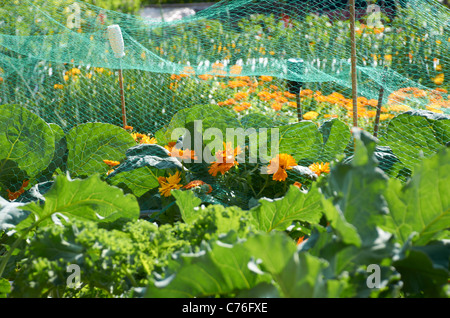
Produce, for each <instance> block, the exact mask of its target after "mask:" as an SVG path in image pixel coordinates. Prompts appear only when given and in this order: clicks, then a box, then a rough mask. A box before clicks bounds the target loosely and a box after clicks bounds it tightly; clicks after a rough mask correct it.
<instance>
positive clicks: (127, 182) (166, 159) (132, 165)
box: [107, 145, 183, 197]
mask: <svg viewBox="0 0 450 318" xmlns="http://www.w3.org/2000/svg"><path fill="white" fill-rule="evenodd" d="M126 156H127V158H126V160H125V161H123V162H122V163H121V164H120V165H119V166H117V168H116V169H115V170H114V171H113V172H112V173H111V174H110V175H109V176H108V177H107V180H108V182H109V183H110V184H113V185H116V186H118V187H120V188H122V189H125V190H127V191H128V192H132V193H133V194H134V195H136V196H138V197H140V196H141V195H143V194H144V193H145V192H147V191H149V190H151V189H154V188H156V187H158V186H159V182H158V177H160V176H164V175H165V174H166V170H169V171H173V170H182V169H183V166H182V164H181V162H180V161H178V159H177V158H175V157H170V156H169V154H168V151H167V150H166V149H164V148H163V147H161V146H159V145H138V146H135V147H132V148H130V149H128V150H127V152H126Z"/></svg>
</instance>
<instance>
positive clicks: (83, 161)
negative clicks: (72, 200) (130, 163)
mask: <svg viewBox="0 0 450 318" xmlns="http://www.w3.org/2000/svg"><path fill="white" fill-rule="evenodd" d="M135 145H136V142H135V141H134V139H133V137H131V135H130V134H129V133H128V132H127V131H125V130H124V129H122V128H120V127H117V126H114V125H111V124H104V123H86V124H81V125H78V126H76V127H74V128H72V129H71V130H70V131H69V132H68V134H67V148H68V150H69V154H68V158H67V169H68V171H69V172H70V174H71V175H72V176H86V175H90V174H93V173H102V172H103V173H106V172H107V171H108V166H107V165H106V164H105V163H104V162H103V160H113V161H121V160H122V159H123V157H124V153H125V151H126V150H127V149H128V148H130V147H132V146H135Z"/></svg>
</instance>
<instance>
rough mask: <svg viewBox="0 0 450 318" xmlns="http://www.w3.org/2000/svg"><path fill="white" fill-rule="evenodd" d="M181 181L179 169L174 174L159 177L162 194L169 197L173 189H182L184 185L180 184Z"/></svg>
mask: <svg viewBox="0 0 450 318" xmlns="http://www.w3.org/2000/svg"><path fill="white" fill-rule="evenodd" d="M180 181H181V178H180V172H179V171H177V172H175V174H174V175H170V174H169V177H167V178H166V177H159V178H158V182H159V184H160V186H161V187H160V188H159V192H160V193H161V195H163V196H165V197H169V196H171V195H172V194H171V191H172V190H178V189H180V188H181V187H182V186H183V185H182V184H179V183H180Z"/></svg>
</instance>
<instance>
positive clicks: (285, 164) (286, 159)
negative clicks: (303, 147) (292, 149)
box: [267, 153, 297, 181]
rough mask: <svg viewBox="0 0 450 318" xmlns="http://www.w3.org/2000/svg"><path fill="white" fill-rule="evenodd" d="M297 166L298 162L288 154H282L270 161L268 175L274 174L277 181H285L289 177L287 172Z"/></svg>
mask: <svg viewBox="0 0 450 318" xmlns="http://www.w3.org/2000/svg"><path fill="white" fill-rule="evenodd" d="M296 165H297V162H296V161H295V159H294V157H292V156H291V155H288V154H286V153H282V154H279V155H277V156H276V157H275V158H273V159H272V160H270V162H269V166H268V167H267V173H268V174H273V177H272V178H273V180H275V181H284V180H286V178H287V176H288V175H287V172H286V170H290V169H292V167H295V166H296Z"/></svg>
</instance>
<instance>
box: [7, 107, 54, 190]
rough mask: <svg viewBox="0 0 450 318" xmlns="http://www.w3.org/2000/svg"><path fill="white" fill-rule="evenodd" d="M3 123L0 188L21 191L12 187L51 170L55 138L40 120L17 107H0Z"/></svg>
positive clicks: (47, 126)
mask: <svg viewBox="0 0 450 318" xmlns="http://www.w3.org/2000/svg"><path fill="white" fill-rule="evenodd" d="M0 123H1V124H0V187H1V188H3V191H5V190H6V189H8V188H9V189H10V190H11V191H17V190H18V189H17V188H16V189H13V188H11V187H12V186H15V187H17V185H18V186H19V187H20V185H21V184H22V181H23V180H24V178H32V177H34V176H36V175H37V174H38V173H39V172H41V171H42V170H44V169H45V168H46V167H47V166H48V164H49V163H50V161H51V160H52V156H53V152H54V151H55V136H54V134H53V131H52V129H51V128H50V127H49V125H47V123H45V122H44V121H43V120H42V119H41V118H40V117H39V116H37V115H35V114H33V113H31V112H30V111H28V110H26V109H25V108H23V107H20V106H17V105H0Z"/></svg>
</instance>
